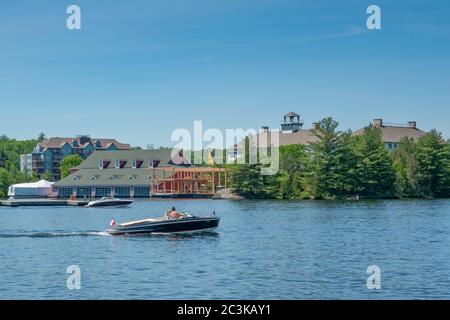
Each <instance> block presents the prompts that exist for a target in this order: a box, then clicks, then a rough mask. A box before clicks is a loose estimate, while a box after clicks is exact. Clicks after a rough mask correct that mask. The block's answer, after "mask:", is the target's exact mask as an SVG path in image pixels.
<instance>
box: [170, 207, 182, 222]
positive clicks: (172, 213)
mask: <svg viewBox="0 0 450 320" xmlns="http://www.w3.org/2000/svg"><path fill="white" fill-rule="evenodd" d="M166 215H167V217H168V218H169V219H180V218H183V217H184V214H182V213H178V212H177V209H175V207H172V209H170V210H169V211H167V213H166Z"/></svg>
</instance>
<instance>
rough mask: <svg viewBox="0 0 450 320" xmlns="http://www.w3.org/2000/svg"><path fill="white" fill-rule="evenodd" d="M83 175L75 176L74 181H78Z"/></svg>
mask: <svg viewBox="0 0 450 320" xmlns="http://www.w3.org/2000/svg"><path fill="white" fill-rule="evenodd" d="M80 178H81V176H73V178H72V181H78V180H80Z"/></svg>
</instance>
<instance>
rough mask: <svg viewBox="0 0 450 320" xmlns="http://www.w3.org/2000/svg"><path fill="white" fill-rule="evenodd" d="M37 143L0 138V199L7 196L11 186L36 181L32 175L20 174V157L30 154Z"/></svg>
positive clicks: (34, 140)
mask: <svg viewBox="0 0 450 320" xmlns="http://www.w3.org/2000/svg"><path fill="white" fill-rule="evenodd" d="M38 141H39V139H33V140H26V141H18V140H14V139H10V138H8V137H7V136H5V135H2V136H0V198H5V197H6V196H7V194H8V188H9V186H10V185H12V184H15V183H22V182H32V181H36V177H35V176H34V175H29V174H26V173H22V172H20V155H21V154H26V153H31V152H32V150H33V149H34V147H35V146H36V144H37V143H38Z"/></svg>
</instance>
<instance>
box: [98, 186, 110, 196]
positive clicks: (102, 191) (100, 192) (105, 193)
mask: <svg viewBox="0 0 450 320" xmlns="http://www.w3.org/2000/svg"><path fill="white" fill-rule="evenodd" d="M110 195H111V188H96V189H95V197H99V198H101V197H108V196H110Z"/></svg>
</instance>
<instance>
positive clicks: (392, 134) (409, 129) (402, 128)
mask: <svg viewBox="0 0 450 320" xmlns="http://www.w3.org/2000/svg"><path fill="white" fill-rule="evenodd" d="M371 126H373V127H375V128H380V130H381V135H382V139H383V142H384V146H385V147H386V149H389V150H395V149H396V148H397V147H398V146H399V144H400V141H401V140H402V139H403V138H409V139H412V140H414V141H416V140H417V139H419V138H420V137H422V136H424V135H426V132H424V131H422V130H420V129H418V128H417V123H416V121H409V122H407V123H406V124H393V123H385V122H384V121H383V119H375V120H373V121H372V123H371ZM362 133H364V128H362V129H359V130H357V131H355V133H354V134H355V135H358V134H362Z"/></svg>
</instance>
